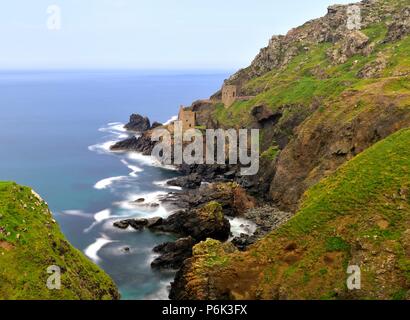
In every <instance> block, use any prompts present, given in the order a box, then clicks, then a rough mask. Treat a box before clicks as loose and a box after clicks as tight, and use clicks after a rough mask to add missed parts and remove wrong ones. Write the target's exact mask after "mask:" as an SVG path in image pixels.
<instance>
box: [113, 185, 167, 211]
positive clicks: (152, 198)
mask: <svg viewBox="0 0 410 320" xmlns="http://www.w3.org/2000/svg"><path fill="white" fill-rule="evenodd" d="M166 194H167V192H164V191H155V192H147V193H131V194H128V195H127V196H126V197H125V199H126V200H124V201H121V202H117V203H114V204H115V205H116V206H117V207H119V208H120V209H123V210H129V211H131V212H132V216H134V217H135V216H136V215H138V212H137V211H138V210H137V209H138V208H140V209H141V216H143V217H145V218H150V217H163V218H165V217H168V216H169V214H170V213H169V212H168V211H167V210H166V209H165V208H164V206H162V205H161V203H160V199H161V197H162V196H164V195H166ZM141 198H144V200H145V201H144V202H142V203H136V202H135V200H137V199H141ZM155 205H158V206H155Z"/></svg>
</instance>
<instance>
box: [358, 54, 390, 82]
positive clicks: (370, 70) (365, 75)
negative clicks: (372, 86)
mask: <svg viewBox="0 0 410 320" xmlns="http://www.w3.org/2000/svg"><path fill="white" fill-rule="evenodd" d="M386 67H387V58H386V57H385V56H384V55H382V54H379V55H378V57H377V58H376V59H375V60H374V61H371V62H369V63H367V64H366V65H365V66H364V67H363V68H362V69H361V70H360V71H359V73H358V74H357V76H358V77H359V78H362V79H370V78H378V77H380V76H381V73H382V71H383V70H384V69H385V68H386Z"/></svg>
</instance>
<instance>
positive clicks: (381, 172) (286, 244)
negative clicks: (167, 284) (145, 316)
mask: <svg viewBox="0 0 410 320" xmlns="http://www.w3.org/2000/svg"><path fill="white" fill-rule="evenodd" d="M409 143H410V130H409V129H407V130H402V131H400V132H398V133H395V134H393V135H392V136H390V137H389V138H387V139H385V140H383V141H381V142H379V143H377V144H375V145H374V146H372V147H371V148H369V149H368V150H366V151H365V152H363V153H362V154H360V155H359V156H357V157H355V158H354V159H352V160H351V161H349V162H347V163H346V164H345V165H343V166H342V167H341V168H339V169H338V170H337V171H336V172H335V173H334V174H332V175H330V176H329V177H328V178H326V179H324V180H322V181H321V182H320V183H319V184H317V185H316V186H314V187H312V188H310V189H309V191H308V192H307V193H306V194H305V197H304V199H303V201H302V205H301V209H300V210H299V212H298V213H297V214H296V216H294V217H293V218H292V219H291V220H290V221H289V222H288V223H287V224H285V225H284V226H282V227H281V228H279V229H278V230H276V231H274V232H272V233H271V234H270V235H269V236H267V237H266V238H264V239H262V240H261V241H259V242H258V243H256V244H255V245H253V246H252V247H251V248H250V249H249V250H248V251H246V252H238V251H236V249H235V248H234V247H233V246H232V245H231V244H221V243H219V242H218V241H215V240H208V241H206V242H203V243H200V244H199V245H197V246H196V247H194V249H193V257H192V258H191V259H188V260H186V261H185V263H184V265H183V267H182V269H181V270H180V271H179V272H178V274H177V276H176V279H175V283H174V284H173V285H172V291H171V297H172V298H174V299H409V298H410V291H409V288H410V278H409V275H410V273H409V272H410V269H409V262H410V193H409V187H410V185H409V183H410V151H409V150H410V149H409V148H408V145H409ZM348 266H359V267H360V270H361V288H360V290H348V289H347V285H346V284H347V279H348V276H349V275H348V274H347V268H348Z"/></svg>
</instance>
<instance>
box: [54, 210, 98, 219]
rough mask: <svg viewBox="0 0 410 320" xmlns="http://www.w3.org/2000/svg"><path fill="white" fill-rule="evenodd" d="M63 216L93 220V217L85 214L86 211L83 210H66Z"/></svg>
mask: <svg viewBox="0 0 410 320" xmlns="http://www.w3.org/2000/svg"><path fill="white" fill-rule="evenodd" d="M61 214H63V215H67V216H75V217H82V218H91V217H92V215H90V214H89V213H85V212H84V211H81V210H64V211H62V212H61Z"/></svg>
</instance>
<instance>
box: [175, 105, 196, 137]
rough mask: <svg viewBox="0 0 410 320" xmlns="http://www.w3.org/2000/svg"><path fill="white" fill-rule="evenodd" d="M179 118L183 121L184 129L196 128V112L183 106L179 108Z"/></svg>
mask: <svg viewBox="0 0 410 320" xmlns="http://www.w3.org/2000/svg"><path fill="white" fill-rule="evenodd" d="M178 120H179V121H181V122H182V130H184V131H185V130H188V129H193V128H195V125H196V119H195V112H193V111H191V110H188V109H185V108H184V107H183V106H181V108H180V109H179V114H178Z"/></svg>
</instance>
